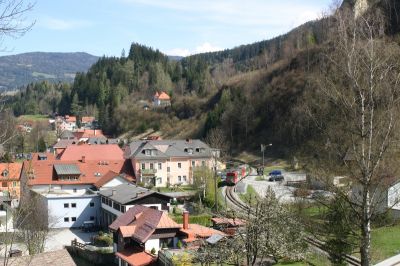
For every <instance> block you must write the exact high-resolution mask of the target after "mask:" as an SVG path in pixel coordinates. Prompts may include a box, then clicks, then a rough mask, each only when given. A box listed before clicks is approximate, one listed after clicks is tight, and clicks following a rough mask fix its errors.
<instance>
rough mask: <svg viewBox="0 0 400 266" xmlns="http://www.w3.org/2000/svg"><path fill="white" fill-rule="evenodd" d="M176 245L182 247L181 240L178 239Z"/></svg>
mask: <svg viewBox="0 0 400 266" xmlns="http://www.w3.org/2000/svg"><path fill="white" fill-rule="evenodd" d="M176 247H177V248H179V249H181V248H182V242H181V241H180V240H178V243H177V244H176Z"/></svg>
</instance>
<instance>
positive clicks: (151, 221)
mask: <svg viewBox="0 0 400 266" xmlns="http://www.w3.org/2000/svg"><path fill="white" fill-rule="evenodd" d="M128 227H131V228H128ZM109 228H110V229H112V230H115V231H117V230H119V231H120V232H121V234H122V235H123V237H132V238H133V239H134V240H135V241H137V242H139V243H145V242H146V241H147V240H148V239H149V237H150V236H151V235H152V234H153V233H154V231H155V230H156V229H166V228H176V229H178V228H180V226H179V225H178V224H177V223H176V222H174V220H172V219H171V218H170V217H169V216H168V214H167V213H165V212H163V211H159V210H155V209H152V208H148V207H145V206H142V205H135V206H133V207H132V208H130V209H129V210H128V211H127V212H126V213H124V214H122V215H121V216H119V217H118V218H117V219H116V220H115V221H114V222H113V223H112V224H111V225H110V226H109Z"/></svg>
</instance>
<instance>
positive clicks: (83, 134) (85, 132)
mask: <svg viewBox="0 0 400 266" xmlns="http://www.w3.org/2000/svg"><path fill="white" fill-rule="evenodd" d="M72 133H73V134H74V136H75V137H76V138H77V139H80V138H91V137H105V136H104V134H103V131H102V130H101V129H81V130H78V131H75V132H72Z"/></svg>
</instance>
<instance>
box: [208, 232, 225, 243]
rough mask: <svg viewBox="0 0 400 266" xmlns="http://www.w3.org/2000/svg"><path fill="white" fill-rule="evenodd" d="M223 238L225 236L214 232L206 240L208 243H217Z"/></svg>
mask: <svg viewBox="0 0 400 266" xmlns="http://www.w3.org/2000/svg"><path fill="white" fill-rule="evenodd" d="M223 238H224V236H222V235H217V234H214V235H212V236H210V237H209V238H207V239H206V241H207V243H210V244H215V243H217V242H218V241H220V240H221V239H223Z"/></svg>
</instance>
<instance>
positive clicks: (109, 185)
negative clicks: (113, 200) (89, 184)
mask: <svg viewBox="0 0 400 266" xmlns="http://www.w3.org/2000/svg"><path fill="white" fill-rule="evenodd" d="M130 183H131V182H129V181H127V180H126V179H124V178H122V177H120V176H116V177H115V178H113V179H112V180H110V181H109V182H107V183H105V184H104V185H102V186H101V188H100V190H105V189H109V188H113V187H116V186H119V185H122V184H130Z"/></svg>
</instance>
